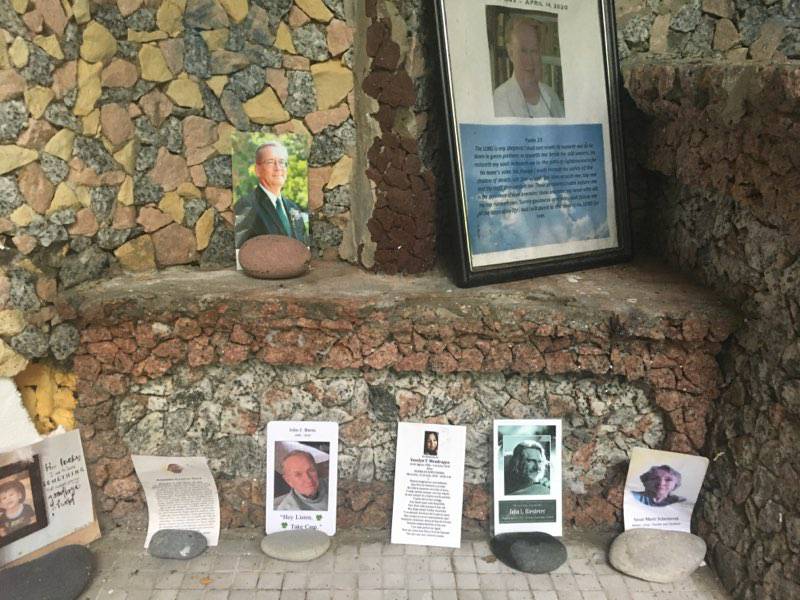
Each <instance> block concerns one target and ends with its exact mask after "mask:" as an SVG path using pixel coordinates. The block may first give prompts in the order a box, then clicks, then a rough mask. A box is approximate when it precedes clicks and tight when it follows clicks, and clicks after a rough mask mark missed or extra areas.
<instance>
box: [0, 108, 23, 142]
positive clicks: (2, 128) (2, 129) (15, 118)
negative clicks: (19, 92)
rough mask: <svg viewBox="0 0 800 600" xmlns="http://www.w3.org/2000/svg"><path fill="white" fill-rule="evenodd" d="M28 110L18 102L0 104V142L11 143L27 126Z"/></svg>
mask: <svg viewBox="0 0 800 600" xmlns="http://www.w3.org/2000/svg"><path fill="white" fill-rule="evenodd" d="M27 116H28V110H27V109H26V108H25V105H24V104H23V103H22V102H20V101H19V100H9V101H8V102H0V142H13V141H14V140H16V139H17V136H18V135H19V134H20V132H21V131H22V130H23V129H25V125H27V118H26V117H27Z"/></svg>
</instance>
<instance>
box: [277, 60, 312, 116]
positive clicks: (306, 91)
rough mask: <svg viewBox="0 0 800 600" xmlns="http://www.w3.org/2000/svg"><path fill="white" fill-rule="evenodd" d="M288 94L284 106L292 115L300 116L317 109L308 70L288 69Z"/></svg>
mask: <svg viewBox="0 0 800 600" xmlns="http://www.w3.org/2000/svg"><path fill="white" fill-rule="evenodd" d="M288 79H289V96H288V97H287V98H286V102H285V103H284V108H286V110H287V111H289V113H290V114H291V115H292V116H293V117H298V118H302V117H305V116H306V115H307V114H308V113H310V112H314V111H315V110H317V99H316V95H315V94H314V78H313V77H312V75H311V73H309V72H308V71H289V78H288Z"/></svg>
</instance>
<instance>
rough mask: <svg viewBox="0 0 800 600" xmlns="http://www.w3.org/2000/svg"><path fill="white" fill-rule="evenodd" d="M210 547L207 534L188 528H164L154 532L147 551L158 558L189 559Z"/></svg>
mask: <svg viewBox="0 0 800 600" xmlns="http://www.w3.org/2000/svg"><path fill="white" fill-rule="evenodd" d="M207 547H208V542H207V541H206V536H204V535H203V534H202V533H199V532H197V531H190V530H186V529H162V530H161V531H157V532H156V533H155V534H153V537H152V538H151V539H150V545H149V546H148V547H147V551H148V552H149V553H150V555H151V556H155V557H156V558H174V559H178V560H189V559H190V558H194V557H195V556H199V555H200V554H202V553H203V552H205V549H206V548H207Z"/></svg>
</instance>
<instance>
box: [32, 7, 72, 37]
mask: <svg viewBox="0 0 800 600" xmlns="http://www.w3.org/2000/svg"><path fill="white" fill-rule="evenodd" d="M34 4H35V5H36V10H37V11H38V12H39V13H40V14H41V15H42V19H43V20H44V22H45V24H46V25H47V26H48V27H49V28H50V29H51V30H52V32H53V33H55V34H56V35H57V36H59V37H61V36H62V35H63V33H64V28H65V27H66V26H67V15H66V14H65V13H64V8H63V7H62V6H61V2H59V1H58V0H35V2H34Z"/></svg>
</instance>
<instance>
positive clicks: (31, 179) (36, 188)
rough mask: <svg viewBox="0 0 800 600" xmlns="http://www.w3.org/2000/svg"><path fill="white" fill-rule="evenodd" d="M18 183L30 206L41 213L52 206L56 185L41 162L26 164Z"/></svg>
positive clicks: (20, 173)
mask: <svg viewBox="0 0 800 600" xmlns="http://www.w3.org/2000/svg"><path fill="white" fill-rule="evenodd" d="M17 184H18V185H19V191H20V192H21V193H22V196H23V197H24V198H25V201H26V202H27V203H28V204H29V205H30V207H31V208H32V209H33V210H35V211H36V212H38V213H39V214H41V215H43V214H45V213H46V212H47V209H48V208H50V201H51V200H52V199H53V193H54V192H55V187H54V186H53V184H52V183H50V180H49V179H48V178H47V175H45V173H44V170H43V169H42V167H41V166H39V163H38V162H33V163H30V164H28V165H25V167H23V168H22V169H21V170H20V172H19V176H18V178H17Z"/></svg>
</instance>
